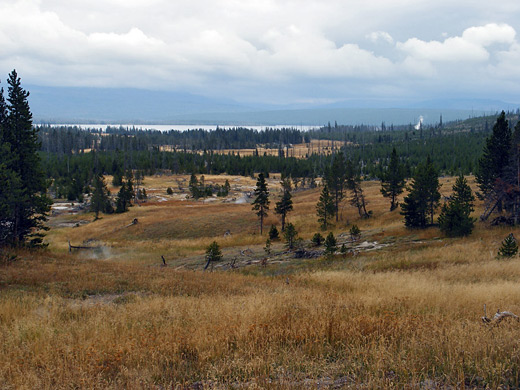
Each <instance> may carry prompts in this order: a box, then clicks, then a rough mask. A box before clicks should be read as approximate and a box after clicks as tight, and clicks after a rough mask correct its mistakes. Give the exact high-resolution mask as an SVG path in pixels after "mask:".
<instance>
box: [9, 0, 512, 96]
mask: <svg viewBox="0 0 520 390" xmlns="http://www.w3.org/2000/svg"><path fill="white" fill-rule="evenodd" d="M519 21H520V2H519V1H518V0H502V1H500V2H489V1H487V0H436V1H433V0H427V1H424V0H392V1H389V0H343V1H341V0H89V1H83V0H81V1H78V0H0V80H2V82H3V83H2V85H4V86H5V83H4V82H5V78H6V76H7V74H8V73H9V72H10V71H11V70H12V69H14V68H15V69H16V70H17V71H18V74H19V75H20V77H21V78H22V82H23V83H24V84H31V85H39V86H75V87H110V88H112V87H114V88H120V87H125V88H126V87H131V88H139V89H151V90H164V91H179V92H189V93H193V94H199V95H204V96H208V97H213V98H215V97H221V98H225V99H233V100H235V101H238V102H243V103H248V102H256V103H267V104H293V103H309V104H327V103H334V102H338V101H356V100H357V99H363V100H369V101H370V100H374V101H390V102H392V101H413V100H428V99H448V98H450V99H453V98H475V99H499V100H503V101H506V102H511V103H520V38H519V37H518V34H517V32H519V31H520V22H519Z"/></svg>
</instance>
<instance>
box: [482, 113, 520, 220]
mask: <svg viewBox="0 0 520 390" xmlns="http://www.w3.org/2000/svg"><path fill="white" fill-rule="evenodd" d="M511 137H512V134H511V129H510V128H509V123H508V121H507V119H506V114H505V112H504V111H502V112H501V113H500V115H499V117H498V118H497V120H496V123H495V124H494V125H493V133H492V134H491V136H490V137H489V138H487V140H486V145H485V146H484V151H483V154H482V157H481V158H480V160H479V161H478V169H477V173H476V181H477V183H478V186H479V188H480V191H481V192H482V196H483V197H484V199H485V200H486V203H487V209H488V210H491V211H492V210H494V209H495V208H496V209H497V210H498V211H499V212H500V211H502V203H503V202H502V196H501V194H500V191H498V187H499V186H500V182H503V181H504V173H505V170H506V167H507V165H508V164H509V153H510V151H511ZM497 186H498V187H497ZM488 215H489V213H487V215H486V213H485V214H484V216H483V217H484V219H485V218H487V216H488Z"/></svg>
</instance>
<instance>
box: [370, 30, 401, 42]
mask: <svg viewBox="0 0 520 390" xmlns="http://www.w3.org/2000/svg"><path fill="white" fill-rule="evenodd" d="M366 38H367V39H368V40H369V41H371V42H372V43H378V42H380V41H384V42H386V43H389V44H391V45H392V44H393V43H394V38H392V36H391V35H390V34H388V33H387V32H385V31H374V32H371V33H370V34H367V35H366Z"/></svg>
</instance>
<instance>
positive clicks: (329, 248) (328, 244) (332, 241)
mask: <svg viewBox="0 0 520 390" xmlns="http://www.w3.org/2000/svg"><path fill="white" fill-rule="evenodd" d="M337 249H338V247H337V240H336V237H334V234H332V232H330V233H329V234H328V235H327V238H325V254H327V255H332V254H334V252H336V250H337Z"/></svg>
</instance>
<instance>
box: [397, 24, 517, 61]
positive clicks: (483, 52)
mask: <svg viewBox="0 0 520 390" xmlns="http://www.w3.org/2000/svg"><path fill="white" fill-rule="evenodd" d="M515 35H516V33H515V30H514V29H513V28H512V27H511V26H508V25H497V24H487V25H485V26H479V27H471V28H468V29H466V30H464V32H463V33H462V36H458V37H450V38H446V39H445V40H444V41H443V42H440V41H429V42H426V41H422V40H420V39H418V38H411V39H408V40H407V41H406V42H404V43H401V42H399V43H398V44H397V48H398V49H400V50H402V51H404V52H406V53H407V54H408V55H409V56H410V57H413V58H415V59H418V60H427V61H433V62H483V61H487V60H488V59H489V58H490V53H489V51H488V50H487V47H488V46H491V45H493V44H501V43H503V44H512V43H513V42H514V38H515Z"/></svg>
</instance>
